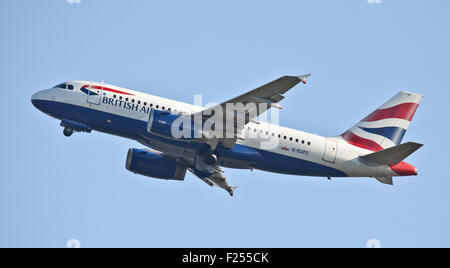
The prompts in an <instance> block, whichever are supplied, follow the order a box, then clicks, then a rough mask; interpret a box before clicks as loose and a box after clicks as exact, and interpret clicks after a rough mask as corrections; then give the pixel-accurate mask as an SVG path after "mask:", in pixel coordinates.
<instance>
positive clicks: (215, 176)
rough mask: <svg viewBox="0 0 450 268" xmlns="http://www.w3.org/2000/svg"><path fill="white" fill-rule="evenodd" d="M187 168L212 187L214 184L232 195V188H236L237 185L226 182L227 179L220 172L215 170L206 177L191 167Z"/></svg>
mask: <svg viewBox="0 0 450 268" xmlns="http://www.w3.org/2000/svg"><path fill="white" fill-rule="evenodd" d="M188 170H189V171H190V172H192V174H194V175H195V176H197V177H198V178H199V179H201V180H202V181H204V182H205V183H206V184H208V185H209V186H211V187H213V186H214V185H215V186H217V187H220V188H222V189H224V190H226V191H227V192H228V193H229V194H230V195H231V196H233V194H234V190H235V189H236V188H237V187H232V186H230V185H229V184H228V182H227V179H226V178H225V177H224V176H223V174H222V173H220V172H217V171H216V172H214V173H212V175H207V177H206V176H202V175H200V174H198V173H196V172H195V171H194V170H193V169H192V168H189V169H188Z"/></svg>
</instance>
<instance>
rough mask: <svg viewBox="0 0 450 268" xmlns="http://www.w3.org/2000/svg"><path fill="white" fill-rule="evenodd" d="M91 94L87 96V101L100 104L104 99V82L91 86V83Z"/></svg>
mask: <svg viewBox="0 0 450 268" xmlns="http://www.w3.org/2000/svg"><path fill="white" fill-rule="evenodd" d="M88 90H89V94H88V97H87V102H88V103H91V104H96V105H99V104H100V101H101V99H102V93H103V82H102V85H101V86H91V85H89V88H88Z"/></svg>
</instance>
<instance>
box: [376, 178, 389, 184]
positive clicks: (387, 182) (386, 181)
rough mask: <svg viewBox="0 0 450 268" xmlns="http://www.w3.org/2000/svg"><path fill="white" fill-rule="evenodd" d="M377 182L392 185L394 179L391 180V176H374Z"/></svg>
mask: <svg viewBox="0 0 450 268" xmlns="http://www.w3.org/2000/svg"><path fill="white" fill-rule="evenodd" d="M375 179H377V180H378V181H379V182H381V183H383V184H387V185H394V181H393V180H392V177H381V178H375Z"/></svg>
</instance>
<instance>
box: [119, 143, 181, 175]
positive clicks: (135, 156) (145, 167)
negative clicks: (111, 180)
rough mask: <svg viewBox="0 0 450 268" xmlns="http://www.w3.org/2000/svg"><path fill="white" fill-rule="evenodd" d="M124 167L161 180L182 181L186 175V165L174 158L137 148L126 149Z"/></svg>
mask: <svg viewBox="0 0 450 268" xmlns="http://www.w3.org/2000/svg"><path fill="white" fill-rule="evenodd" d="M126 168H127V169H128V170H129V171H131V172H133V173H135V174H140V175H143V176H147V177H151V178H157V179H163V180H178V181H182V180H184V177H185V175H186V167H184V166H182V165H180V164H179V163H178V162H177V160H176V159H173V158H170V157H167V156H165V155H163V154H161V153H158V152H152V151H147V150H139V149H129V150H128V155H127V161H126Z"/></svg>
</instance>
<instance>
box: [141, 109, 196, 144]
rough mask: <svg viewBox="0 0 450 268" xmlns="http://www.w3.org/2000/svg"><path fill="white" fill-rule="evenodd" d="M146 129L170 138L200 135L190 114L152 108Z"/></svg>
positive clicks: (188, 137) (192, 138) (188, 138)
mask: <svg viewBox="0 0 450 268" xmlns="http://www.w3.org/2000/svg"><path fill="white" fill-rule="evenodd" d="M200 128H201V127H200ZM147 131H148V132H149V133H152V134H155V135H158V136H163V137H166V138H171V139H184V140H194V139H197V138H199V136H200V137H201V133H200V132H199V131H196V130H195V127H194V122H193V120H192V118H191V116H186V115H175V114H171V113H170V112H168V111H158V110H153V109H152V110H151V111H150V116H149V120H148V122H147ZM198 133H200V134H198Z"/></svg>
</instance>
